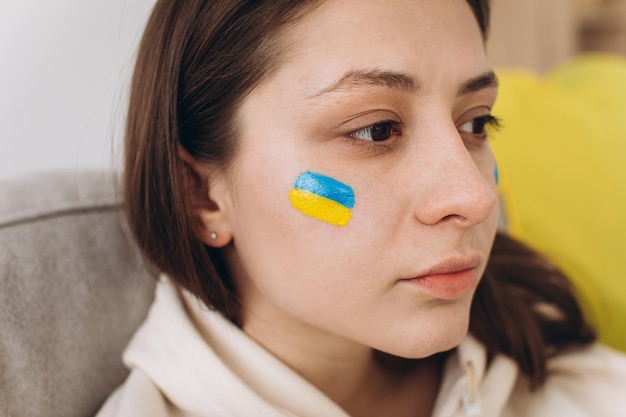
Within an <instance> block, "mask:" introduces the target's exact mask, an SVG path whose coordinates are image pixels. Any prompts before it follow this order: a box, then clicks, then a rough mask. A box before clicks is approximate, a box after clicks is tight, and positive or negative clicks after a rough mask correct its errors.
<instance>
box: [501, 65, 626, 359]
mask: <svg viewBox="0 0 626 417" xmlns="http://www.w3.org/2000/svg"><path fill="white" fill-rule="evenodd" d="M498 76H499V78H500V95H499V98H498V102H497V104H496V107H495V108H494V114H495V115H496V116H498V117H500V118H501V119H502V125H503V126H502V129H500V130H499V131H495V132H491V135H490V136H491V144H492V147H493V149H494V152H495V154H496V158H497V160H498V164H499V170H500V186H499V192H500V194H501V199H502V200H503V202H504V210H505V213H506V217H507V221H508V228H509V230H510V232H511V234H512V235H513V236H515V237H518V238H519V239H521V240H522V241H524V242H526V243H527V244H529V245H530V246H532V247H534V248H536V249H538V250H539V251H541V252H542V253H544V254H545V255H546V256H547V257H548V258H549V259H551V260H552V261H554V262H555V263H556V264H557V265H559V266H560V267H561V268H562V269H563V270H564V271H565V272H566V273H567V274H568V275H569V276H570V277H571V279H572V280H573V282H574V285H575V287H576V288H577V290H578V293H579V296H580V297H579V298H580V299H581V301H582V303H583V307H584V310H585V312H586V314H587V316H588V317H589V319H590V321H591V322H592V323H593V324H594V325H595V326H596V328H597V329H598V332H599V335H600V339H601V340H602V341H604V342H605V343H607V344H609V345H611V346H613V347H615V348H618V349H621V350H624V351H626V59H624V58H621V57H616V56H601V55H589V56H583V57H580V58H578V59H577V60H575V61H573V62H571V63H569V64H567V65H565V66H563V67H561V68H558V69H556V70H554V71H553V72H552V73H550V74H548V75H546V76H539V75H536V74H532V73H529V72H528V71H521V70H520V71H513V70H507V71H499V72H498Z"/></svg>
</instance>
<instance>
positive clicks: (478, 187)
mask: <svg viewBox="0 0 626 417" xmlns="http://www.w3.org/2000/svg"><path fill="white" fill-rule="evenodd" d="M289 30H290V32H289V34H288V36H289V40H290V42H291V44H292V47H291V49H289V53H288V56H287V59H286V60H285V61H284V62H283V63H282V64H281V66H280V67H279V68H278V70H277V71H276V72H274V73H273V74H272V75H271V76H270V77H269V78H268V79H266V80H265V81H264V82H263V83H262V84H261V85H260V86H259V88H257V89H256V90H255V91H254V92H253V93H252V94H251V95H250V96H249V97H248V98H247V99H246V100H245V102H244V103H243V105H242V107H241V109H240V113H239V120H238V122H239V129H240V130H239V133H240V135H241V136H240V141H241V142H240V149H239V153H238V156H237V158H236V162H235V163H234V164H233V166H232V167H231V168H230V169H229V170H228V171H226V172H225V173H224V174H223V175H222V176H218V177H217V179H216V180H215V182H214V184H213V187H214V188H213V189H212V193H213V195H214V196H218V197H217V200H218V201H221V208H222V209H223V210H224V213H225V214H226V217H227V219H228V223H229V227H230V230H231V231H232V236H233V244H232V245H230V246H228V247H226V248H225V249H224V253H225V257H226V259H227V263H228V265H229V268H230V270H231V272H232V274H233V276H234V278H235V281H236V283H237V285H238V289H239V291H240V294H241V296H242V299H243V304H244V316H243V317H244V326H243V327H244V330H245V331H247V332H248V333H250V334H251V335H253V337H255V338H257V339H259V340H261V342H263V341H264V340H265V341H267V343H272V342H271V341H270V340H281V341H282V343H291V342H292V343H293V344H294V345H297V344H299V343H302V342H303V341H306V343H311V341H315V343H316V344H319V345H321V346H326V345H328V346H330V345H333V346H345V347H355V346H360V347H363V346H366V347H372V348H375V349H378V350H382V351H385V352H388V353H392V354H395V355H399V356H405V357H414V358H419V357H425V356H428V355H431V354H433V353H435V352H439V351H442V350H447V349H450V348H452V347H454V346H455V345H456V344H458V343H459V342H460V340H461V339H462V337H463V336H464V335H465V333H466V331H467V326H468V320H469V309H470V303H471V300H472V296H473V293H474V290H475V288H476V285H477V284H478V280H479V277H480V276H481V275H482V272H483V271H484V268H485V264H486V262H487V257H488V254H489V251H490V248H491V245H492V242H493V238H494V234H495V231H496V224H497V208H496V184H495V178H494V169H495V161H494V158H493V155H492V153H491V151H490V148H489V145H488V144H487V142H486V141H485V135H484V129H483V127H484V125H485V124H488V123H489V121H490V116H489V115H490V109H491V107H492V106H493V104H494V101H495V98H496V85H495V77H494V76H493V74H492V73H491V70H490V66H489V64H488V62H487V58H486V56H485V51H484V47H483V41H482V37H481V33H480V30H479V27H478V24H477V23H476V21H475V18H474V16H473V14H472V11H471V9H470V7H469V6H468V5H467V4H466V2H465V1H464V0H437V1H433V0H421V1H416V0H388V1H384V2H383V1H378V0H332V1H328V2H325V3H324V4H322V6H321V7H319V8H317V9H315V10H314V11H313V12H311V13H310V14H309V15H307V16H306V17H305V18H304V19H303V20H302V21H300V22H299V23H297V25H296V26H295V27H293V28H291V29H289ZM327 177H329V178H327ZM333 180H335V181H337V182H338V183H337V182H334V181H333ZM215 184H217V185H215ZM294 188H297V189H298V190H299V191H292V190H294ZM220 190H221V191H220ZM316 193H317V194H321V195H322V196H326V197H327V198H330V200H333V199H334V200H337V201H339V202H342V203H343V204H344V205H345V206H347V207H341V206H338V205H337V203H332V202H329V201H328V200H324V199H321V201H322V203H319V201H318V200H319V198H318V197H315V196H313V194H316ZM351 193H352V195H351ZM351 198H353V201H354V204H353V206H352V207H351V208H350V201H349V200H350V199H351ZM320 204H321V205H320ZM328 216H330V217H328ZM349 216H351V217H350V218H349V220H347V218H348V217H349ZM346 222H347V224H346Z"/></svg>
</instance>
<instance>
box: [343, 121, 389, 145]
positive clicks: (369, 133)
mask: <svg viewBox="0 0 626 417" xmlns="http://www.w3.org/2000/svg"><path fill="white" fill-rule="evenodd" d="M399 124H400V123H399V122H396V121H393V120H387V121H384V122H379V123H374V124H373V125H369V126H366V127H364V128H362V129H359V130H355V131H354V132H351V133H349V134H348V136H350V137H352V138H357V139H362V140H369V141H373V142H380V141H383V140H387V139H389V138H390V137H391V136H392V135H394V134H396V133H397V132H395V128H396V127H397V126H398V125H399Z"/></svg>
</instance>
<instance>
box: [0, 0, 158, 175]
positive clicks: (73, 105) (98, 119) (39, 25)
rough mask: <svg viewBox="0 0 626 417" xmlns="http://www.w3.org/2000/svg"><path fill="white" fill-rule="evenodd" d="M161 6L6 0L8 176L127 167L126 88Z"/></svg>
mask: <svg viewBox="0 0 626 417" xmlns="http://www.w3.org/2000/svg"><path fill="white" fill-rule="evenodd" d="M154 1H155V0H53V1H51V0H0V178H2V177H9V176H15V175H20V174H23V173H26V172H32V171H39V170H48V169H76V168H84V167H89V168H96V169H103V168H107V167H113V166H114V164H115V165H119V162H120V158H121V152H120V146H119V139H120V137H119V136H120V135H119V133H120V132H121V130H122V125H123V123H124V119H123V115H124V112H125V106H126V88H127V85H128V81H129V79H130V72H131V69H132V64H133V58H134V52H135V48H136V45H137V43H138V41H139V38H140V36H141V32H142V29H143V26H144V24H145V21H146V19H147V17H148V15H149V12H150V10H151V8H152V6H153V4H154ZM114 137H116V139H115V140H113V138H114ZM114 142H117V145H114Z"/></svg>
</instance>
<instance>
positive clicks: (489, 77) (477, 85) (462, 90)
mask: <svg viewBox="0 0 626 417" xmlns="http://www.w3.org/2000/svg"><path fill="white" fill-rule="evenodd" d="M497 87H498V77H497V76H496V74H495V73H494V72H493V71H489V72H486V73H484V74H481V75H479V76H477V77H474V78H470V79H469V80H467V81H465V82H464V83H463V84H461V87H459V90H458V91H457V93H456V94H457V96H464V95H466V94H470V93H475V92H477V91H480V90H482V89H484V88H497Z"/></svg>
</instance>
